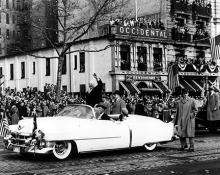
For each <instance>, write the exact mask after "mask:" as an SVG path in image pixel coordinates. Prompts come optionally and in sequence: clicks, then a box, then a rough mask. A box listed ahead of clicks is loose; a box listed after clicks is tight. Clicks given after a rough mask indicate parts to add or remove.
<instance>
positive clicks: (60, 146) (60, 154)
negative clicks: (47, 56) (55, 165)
mask: <svg viewBox="0 0 220 175" xmlns="http://www.w3.org/2000/svg"><path fill="white" fill-rule="evenodd" d="M72 149H73V146H72V143H71V142H70V141H59V142H56V143H55V145H54V147H53V155H54V157H55V158H57V159H59V160H64V159H67V158H68V157H69V156H70V155H71V152H72Z"/></svg>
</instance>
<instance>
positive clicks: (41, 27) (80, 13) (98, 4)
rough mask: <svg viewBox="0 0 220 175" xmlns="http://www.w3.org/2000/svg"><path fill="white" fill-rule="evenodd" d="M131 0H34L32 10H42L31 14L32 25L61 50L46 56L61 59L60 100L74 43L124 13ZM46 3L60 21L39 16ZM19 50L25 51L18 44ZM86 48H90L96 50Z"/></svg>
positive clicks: (43, 37)
mask: <svg viewBox="0 0 220 175" xmlns="http://www.w3.org/2000/svg"><path fill="white" fill-rule="evenodd" d="M129 1H130V0H57V1H55V0H54V1H50V0H32V10H35V11H38V12H39V14H38V16H34V15H33V16H32V17H31V18H32V20H31V26H33V27H34V28H35V29H36V31H38V32H39V33H40V34H41V35H42V39H45V40H46V42H47V44H49V46H50V47H52V48H53V49H54V50H55V51H56V54H57V57H50V56H48V57H44V58H46V59H51V58H57V59H58V69H57V91H56V94H57V100H59V99H60V92H61V78H62V68H63V62H64V57H65V54H66V53H67V52H68V50H69V49H70V47H71V46H72V45H74V44H75V43H76V42H78V41H81V40H84V39H87V38H90V37H91V36H92V35H94V33H93V32H94V31H97V30H96V29H97V28H98V27H99V26H101V25H103V24H105V23H106V22H108V21H109V18H110V17H111V16H118V15H120V16H122V15H123V14H124V12H123V9H124V7H126V5H127V4H128V2H129ZM42 4H44V7H45V5H46V7H49V8H48V9H49V10H50V11H49V15H51V16H50V17H52V18H50V19H52V20H54V19H55V22H56V23H53V25H46V24H47V22H48V21H45V20H47V19H43V18H40V17H39V16H40V11H39V10H40V9H41V8H42V7H43V6H42ZM36 9H37V10H36ZM48 9H47V10H48ZM32 14H34V13H32ZM49 22H50V21H49ZM53 22H54V21H53ZM51 24H52V23H51ZM54 34H55V35H56V36H58V38H57V39H54V38H55V37H54V36H55V35H54ZM109 47H110V46H105V47H104V48H103V49H101V50H104V49H107V48H109ZM17 50H19V51H20V52H25V51H23V50H22V49H19V48H17ZM82 50H83V51H88V52H91V51H94V50H85V49H82ZM78 51H79V50H78ZM96 51H98V50H96ZM32 56H35V55H32ZM36 57H38V56H36Z"/></svg>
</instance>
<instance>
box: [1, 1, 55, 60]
mask: <svg viewBox="0 0 220 175" xmlns="http://www.w3.org/2000/svg"><path fill="white" fill-rule="evenodd" d="M36 2H37V1H32V0H5V1H0V11H1V15H0V35H1V38H0V48H1V50H0V56H3V55H12V54H16V53H19V51H20V52H24V51H27V50H32V49H37V48H44V47H48V46H49V45H50V44H49V43H48V41H47V40H46V39H45V38H46V36H47V37H49V38H50V39H51V41H52V42H57V39H58V37H57V34H56V32H51V31H50V32H48V31H46V28H53V29H57V21H56V18H55V16H56V15H55V14H54V13H52V12H53V10H54V9H56V7H57V6H56V1H41V0H39V1H38V3H39V5H36ZM37 22H38V23H37ZM33 24H35V25H38V27H39V28H40V29H39V28H38V29H37V27H35V26H34V25H33ZM39 24H41V25H39Z"/></svg>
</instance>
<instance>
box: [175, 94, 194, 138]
mask: <svg viewBox="0 0 220 175" xmlns="http://www.w3.org/2000/svg"><path fill="white" fill-rule="evenodd" d="M195 111H197V107H196V103H195V100H194V99H193V98H190V97H187V98H186V99H180V101H179V103H178V105H177V113H176V118H175V119H176V120H177V125H178V135H179V136H180V137H195Z"/></svg>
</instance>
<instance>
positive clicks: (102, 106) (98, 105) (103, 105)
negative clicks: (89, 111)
mask: <svg viewBox="0 0 220 175" xmlns="http://www.w3.org/2000/svg"><path fill="white" fill-rule="evenodd" d="M96 107H101V108H103V109H106V108H107V107H106V105H105V104H104V103H102V102H101V103H99V104H97V105H96Z"/></svg>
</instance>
